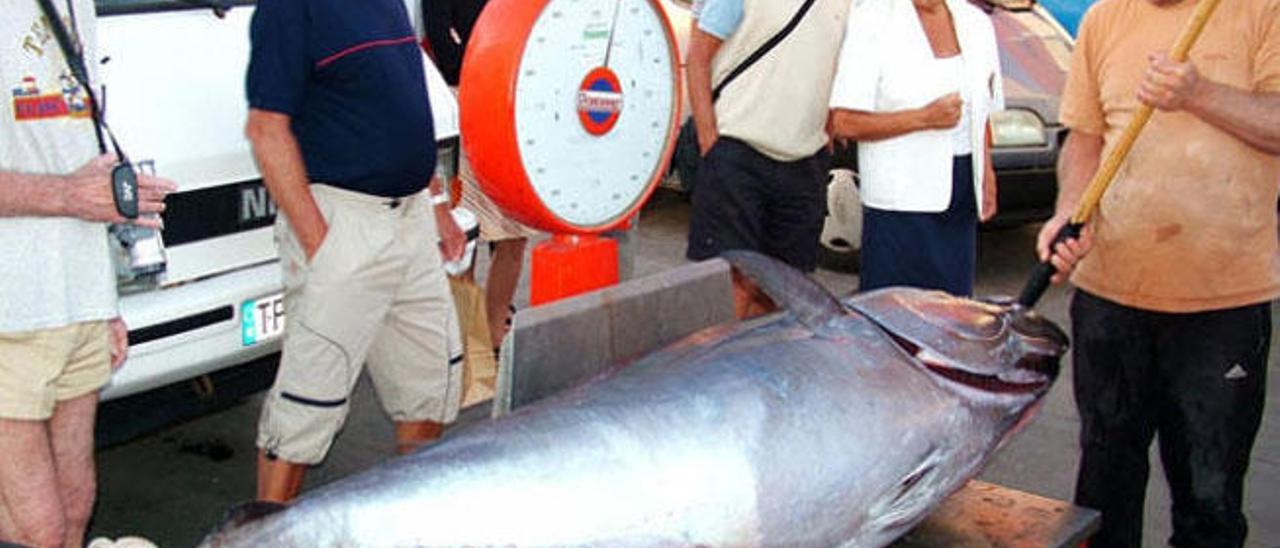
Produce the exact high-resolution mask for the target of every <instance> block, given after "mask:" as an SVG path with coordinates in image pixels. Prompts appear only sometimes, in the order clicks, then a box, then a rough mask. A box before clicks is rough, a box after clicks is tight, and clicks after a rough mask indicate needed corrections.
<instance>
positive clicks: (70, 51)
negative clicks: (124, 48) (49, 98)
mask: <svg viewBox="0 0 1280 548" xmlns="http://www.w3.org/2000/svg"><path fill="white" fill-rule="evenodd" d="M36 3H37V4H40V10H41V11H43V12H44V16H45V19H47V20H48V21H49V28H50V30H52V31H53V37H54V38H55V39H57V41H58V48H59V49H61V50H62V57H63V58H64V59H66V61H67V68H69V69H71V76H72V77H74V78H75V79H76V83H78V84H80V88H81V89H83V90H84V92H85V94H86V95H88V96H89V115H90V118H92V119H93V129H94V131H95V132H96V133H97V137H98V151H99V152H100V153H102V154H106V153H107V145H106V140H105V139H104V138H103V136H102V135H103V131H104V129H105V131H106V133H107V137H108V138H110V139H111V146H112V148H114V149H115V152H116V155H117V156H118V157H119V158H120V161H121V162H123V163H128V161H129V160H128V158H126V157H125V155H124V151H123V150H121V149H120V143H117V142H116V138H115V135H112V134H111V128H108V127H107V124H106V121H105V120H103V118H102V111H101V110H100V108H99V105H98V97H97V95H95V94H94V93H93V86H92V85H91V84H90V82H89V71H88V70H87V69H86V67H85V64H84V52H83V51H81V49H80V48H79V47H77V46H76V44H78V43H79V41H78V40H76V41H73V40H72V39H71V32H70V31H69V30H68V29H67V25H66V24H65V23H63V22H62V17H61V16H59V15H58V10H57V9H55V8H54V7H53V2H52V1H51V0H36ZM67 15H68V16H69V17H71V20H72V24H74V22H75V10H74V8H72V7H71V0H67ZM77 34H78V33H77Z"/></svg>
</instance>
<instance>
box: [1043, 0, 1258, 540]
mask: <svg viewBox="0 0 1280 548" xmlns="http://www.w3.org/2000/svg"><path fill="white" fill-rule="evenodd" d="M1195 4H1196V0H1103V1H1102V2H1099V3H1098V4H1097V5H1095V6H1094V7H1093V8H1091V9H1090V11H1089V12H1088V14H1086V16H1085V20H1084V23H1083V24H1082V26H1081V30H1080V38H1079V42H1078V43H1077V45H1076V50H1075V53H1074V58H1073V60H1072V67H1071V73H1070V76H1069V78H1068V81H1067V86H1066V89H1065V90H1064V93H1063V102H1062V109H1061V117H1062V121H1063V124H1064V125H1066V126H1067V127H1069V128H1070V129H1071V134H1070V136H1069V137H1068V140H1067V143H1066V145H1065V147H1064V149H1063V152H1062V157H1061V159H1060V161H1059V171H1058V180H1059V184H1060V187H1061V190H1060V193H1059V197H1058V208H1057V214H1056V215H1055V217H1054V219H1053V220H1051V221H1050V222H1049V223H1047V224H1046V225H1045V228H1044V229H1043V230H1042V231H1041V234H1040V241H1039V252H1040V256H1041V257H1042V258H1043V257H1049V249H1048V242H1049V240H1050V239H1051V238H1052V236H1053V234H1055V233H1056V232H1057V230H1058V228H1059V227H1061V226H1062V224H1063V223H1064V222H1065V221H1066V219H1067V218H1068V217H1069V216H1070V215H1071V214H1072V213H1073V212H1074V211H1075V209H1076V206H1077V204H1078V202H1079V199H1080V196H1081V194H1082V193H1083V190H1084V187H1085V186H1086V185H1087V183H1088V181H1089V180H1090V179H1091V178H1092V176H1093V175H1094V172H1096V171H1097V169H1098V166H1099V163H1100V159H1101V158H1102V157H1103V156H1104V153H1106V152H1108V151H1109V149H1110V147H1113V146H1115V143H1116V141H1117V139H1118V137H1119V135H1120V133H1121V132H1122V131H1123V129H1124V128H1125V127H1126V126H1127V125H1128V123H1129V121H1130V120H1131V119H1132V117H1133V115H1134V112H1135V111H1136V110H1137V108H1138V107H1139V104H1140V102H1141V103H1146V104H1149V105H1151V106H1153V107H1155V108H1156V109H1157V110H1158V112H1157V113H1156V115H1155V116H1154V117H1153V118H1152V120H1151V123H1150V124H1149V125H1148V126H1147V128H1146V130H1145V132H1144V133H1143V135H1142V136H1141V137H1140V138H1139V139H1138V140H1137V142H1136V144H1135V146H1134V148H1133V151H1132V153H1131V154H1130V155H1129V158H1128V160H1127V161H1126V163H1125V165H1124V166H1123V168H1122V169H1121V170H1120V173H1119V175H1118V176H1117V178H1116V180H1115V181H1114V182H1113V183H1112V186H1111V188H1110V189H1109V190H1108V193H1107V194H1106V196H1105V197H1104V198H1103V200H1102V203H1101V205H1100V207H1099V209H1098V213H1097V215H1096V216H1095V218H1094V219H1093V221H1092V222H1091V225H1090V226H1089V227H1088V230H1089V231H1090V232H1091V233H1092V234H1091V238H1092V240H1093V241H1092V248H1090V247H1089V246H1088V245H1082V244H1087V240H1088V239H1089V238H1086V239H1085V241H1080V242H1077V241H1071V242H1068V243H1067V244H1064V245H1060V246H1057V247H1056V248H1055V249H1054V256H1053V260H1054V262H1055V264H1056V265H1057V266H1058V267H1059V270H1060V271H1061V272H1062V273H1063V274H1065V273H1067V272H1069V271H1071V270H1072V267H1073V266H1074V265H1075V263H1076V259H1078V258H1079V259H1080V261H1079V268H1078V269H1077V270H1076V271H1075V273H1074V274H1073V275H1072V277H1071V281H1072V283H1073V284H1074V285H1076V286H1077V287H1078V288H1079V291H1077V293H1076V295H1075V297H1074V299H1073V301H1072V303H1071V319H1072V325H1073V336H1074V339H1075V349H1074V360H1075V363H1074V369H1075V395H1076V403H1077V406H1078V407H1079V410H1080V418H1081V434H1080V444H1081V449H1082V456H1081V462H1080V470H1079V476H1078V478H1077V484H1076V502H1077V503H1078V504H1081V505H1084V506H1089V507H1094V508H1098V509H1100V510H1102V513H1103V524H1102V530H1101V531H1100V532H1099V534H1098V536H1097V537H1095V538H1094V539H1092V540H1091V541H1090V545H1091V546H1093V547H1095V548H1097V547H1106V546H1139V545H1140V544H1141V541H1142V538H1141V536H1142V513H1143V498H1144V494H1145V491H1146V484H1147V476H1148V472H1149V465H1148V458H1147V452H1148V448H1149V447H1150V445H1151V442H1152V440H1153V439H1154V438H1156V437H1157V435H1158V438H1159V440H1160V456H1161V461H1162V463H1163V464H1164V468H1165V472H1166V479H1167V480H1168V482H1169V487H1170V492H1171V494H1172V497H1173V509H1172V512H1173V529H1174V531H1173V536H1172V537H1171V538H1170V539H1169V543H1170V544H1172V545H1174V546H1197V547H1199V546H1241V545H1243V543H1244V540H1245V537H1246V535H1247V532H1248V526H1247V524H1246V521H1245V517H1244V513H1243V512H1242V498H1243V482H1244V476H1245V471H1246V469H1247V467H1248V464H1249V452H1250V450H1251V449H1252V447H1253V441H1254V437H1255V436H1256V434H1257V431H1258V426H1259V423H1260V420H1261V416H1262V410H1263V406H1264V404H1265V401H1266V371H1267V355H1268V350H1269V346H1270V337H1271V304H1270V301H1271V300H1273V299H1275V298H1276V297H1277V296H1280V249H1278V247H1280V246H1278V243H1277V238H1276V229H1277V226H1276V225H1277V222H1276V221H1277V220H1276V211H1275V204H1276V201H1277V197H1278V195H1280V158H1277V155H1278V154H1280V0H1231V1H1229V2H1223V3H1222V4H1220V5H1219V6H1218V9H1217V12H1216V13H1215V14H1214V16H1213V19H1212V20H1211V21H1210V22H1209V24H1208V26H1207V27H1206V28H1205V31H1204V34H1203V36H1202V37H1201V38H1200V41H1199V42H1198V43H1197V44H1196V46H1195V48H1193V50H1192V52H1191V57H1190V62H1186V63H1177V62H1174V61H1172V60H1170V59H1169V58H1168V57H1167V56H1166V55H1165V54H1164V53H1163V52H1165V51H1167V50H1168V49H1169V48H1170V47H1172V44H1173V42H1174V40H1175V38H1176V36H1177V35H1178V33H1179V32H1180V31H1181V29H1182V28H1183V26H1184V25H1185V22H1186V21H1187V20H1188V18H1189V17H1190V15H1191V12H1192V11H1193V10H1194V7H1195ZM1135 92H1136V93H1135ZM1086 254H1087V256H1086ZM1081 257H1083V258H1081Z"/></svg>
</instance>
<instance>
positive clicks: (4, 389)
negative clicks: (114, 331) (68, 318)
mask: <svg viewBox="0 0 1280 548" xmlns="http://www.w3.org/2000/svg"><path fill="white" fill-rule="evenodd" d="M109 380H111V330H110V329H109V328H108V327H107V322H106V321H97V322H86V323H78V324H74V325H69V326H66V327H56V328H53V329H41V330H37V331H23V332H18V333H0V418H5V419H14V420H48V419H49V418H50V417H52V416H53V410H54V407H56V406H57V404H58V402H61V401H66V400H71V399H75V398H78V397H80V396H83V395H85V394H88V393H90V392H94V391H96V390H98V389H100V388H102V387H103V386H105V385H106V384H107V381H109Z"/></svg>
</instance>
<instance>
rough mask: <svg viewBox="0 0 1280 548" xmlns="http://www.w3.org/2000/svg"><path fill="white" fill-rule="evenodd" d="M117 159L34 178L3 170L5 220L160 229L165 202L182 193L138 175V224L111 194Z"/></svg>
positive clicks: (0, 188) (0, 190) (0, 193)
mask: <svg viewBox="0 0 1280 548" xmlns="http://www.w3.org/2000/svg"><path fill="white" fill-rule="evenodd" d="M115 163H116V159H115V156H114V155H102V156H99V157H97V158H94V159H92V160H90V161H89V162H88V163H86V164H84V165H83V166H81V167H80V169H77V170H76V171H75V172H74V173H71V174H68V175H33V174H29V173H19V172H14V171H0V217H75V218H78V219H83V220H86V221H94V222H103V223H127V222H131V223H135V224H138V225H140V226H148V227H152V228H156V227H159V226H160V218H159V217H157V216H155V215H154V214H157V213H161V212H163V211H164V198H165V196H167V195H168V194H169V193H170V192H173V191H174V190H177V185H175V184H173V182H172V181H169V180H166V179H160V178H157V177H152V176H150V175H147V174H145V173H138V174H137V175H138V212H139V213H140V214H141V215H139V217H138V218H137V219H135V220H129V219H125V218H124V217H123V216H121V215H120V213H119V212H118V211H117V210H116V202H115V197H114V196H113V195H112V191H111V169H112V167H114V166H115Z"/></svg>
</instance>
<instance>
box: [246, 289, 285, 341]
mask: <svg viewBox="0 0 1280 548" xmlns="http://www.w3.org/2000/svg"><path fill="white" fill-rule="evenodd" d="M240 318H241V319H240V337H241V339H242V340H243V341H244V345H245V346H253V345H255V344H258V343H261V342H265V341H269V340H271V339H274V338H276V337H279V336H280V334H281V333H284V294H283V293H278V294H275V295H271V296H269V297H263V298H261V299H257V300H253V301H245V302H244V304H242V305H240Z"/></svg>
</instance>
